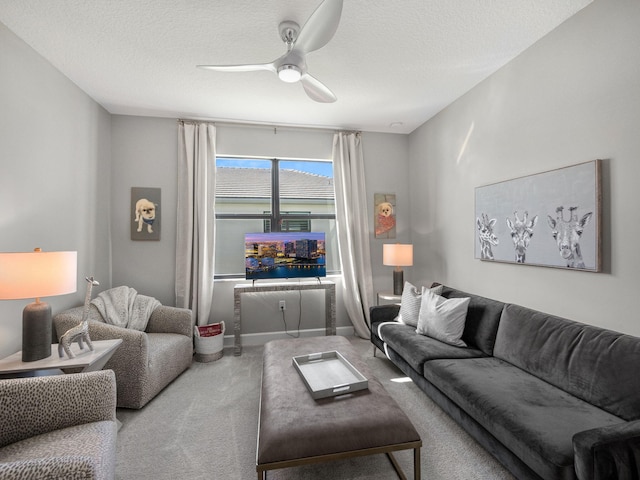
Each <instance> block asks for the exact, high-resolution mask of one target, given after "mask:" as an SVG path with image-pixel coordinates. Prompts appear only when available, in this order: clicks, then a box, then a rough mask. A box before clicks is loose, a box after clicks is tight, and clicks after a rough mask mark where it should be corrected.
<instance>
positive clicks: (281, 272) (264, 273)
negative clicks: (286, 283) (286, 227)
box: [244, 232, 327, 280]
mask: <svg viewBox="0 0 640 480" xmlns="http://www.w3.org/2000/svg"><path fill="white" fill-rule="evenodd" d="M325 260H326V252H325V247H324V232H272V233H247V234H245V236H244V263H245V276H246V278H247V280H258V279H267V278H268V279H285V278H304V277H326V276H327V267H326V261H325Z"/></svg>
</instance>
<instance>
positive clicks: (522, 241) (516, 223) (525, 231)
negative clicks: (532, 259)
mask: <svg viewBox="0 0 640 480" xmlns="http://www.w3.org/2000/svg"><path fill="white" fill-rule="evenodd" d="M513 216H514V217H515V218H514V219H513V220H511V219H510V218H509V217H507V226H508V227H509V230H511V240H513V246H514V247H515V249H516V263H525V258H526V254H527V248H528V247H529V242H531V237H533V227H535V226H536V223H537V222H538V216H537V215H535V216H534V217H533V218H531V220H529V219H528V217H529V212H524V215H523V217H522V220H521V219H520V218H518V212H513Z"/></svg>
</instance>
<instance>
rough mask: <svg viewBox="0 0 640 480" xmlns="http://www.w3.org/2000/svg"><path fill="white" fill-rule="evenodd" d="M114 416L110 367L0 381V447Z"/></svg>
mask: <svg viewBox="0 0 640 480" xmlns="http://www.w3.org/2000/svg"><path fill="white" fill-rule="evenodd" d="M115 419H116V379H115V374H114V373H113V372H112V371H111V370H101V371H98V372H87V373H78V374H73V375H53V376H45V377H31V378H13V379H7V380H2V381H1V382H0V447H3V446H5V445H9V444H11V443H14V442H17V441H20V440H24V439H25V438H30V437H33V436H36V435H41V434H43V433H48V432H52V431H54V430H59V429H61V428H66V427H72V426H75V425H81V424H85V423H91V422H98V421H104V420H111V421H115Z"/></svg>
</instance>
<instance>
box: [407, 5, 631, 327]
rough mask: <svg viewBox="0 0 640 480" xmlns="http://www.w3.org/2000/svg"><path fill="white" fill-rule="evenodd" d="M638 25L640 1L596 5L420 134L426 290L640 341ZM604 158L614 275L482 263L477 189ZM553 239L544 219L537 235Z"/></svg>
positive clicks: (417, 159)
mask: <svg viewBox="0 0 640 480" xmlns="http://www.w3.org/2000/svg"><path fill="white" fill-rule="evenodd" d="M638 25H640V2H638V1H637V0H619V1H616V2H607V1H603V0H596V1H595V2H594V3H593V4H591V5H590V6H588V7H586V8H585V9H584V10H582V11H580V12H579V13H578V14H577V15H576V16H575V17H573V18H570V19H569V20H568V21H567V22H565V23H564V24H563V25H561V26H560V27H558V28H557V29H556V30H554V31H553V32H551V33H550V34H549V35H547V36H546V37H545V38H543V39H542V40H541V41H539V42H538V43H536V44H535V45H534V46H532V47H531V48H529V49H528V50H527V51H525V52H524V53H523V54H521V55H520V56H519V57H518V58H516V59H515V60H514V61H512V62H511V63H509V64H508V65H506V66H505V67H504V68H502V69H501V70H500V71H499V72H497V73H496V74H494V75H493V76H492V77H490V78H489V79H488V80H486V81H485V82H483V83H481V84H480V85H479V86H477V87H476V88H474V89H473V90H471V91H470V92H469V93H468V94H467V95H465V96H464V97H462V98H460V99H459V100H458V101H456V102H455V103H454V104H452V105H451V106H450V107H448V108H447V109H445V110H444V111H442V112H441V113H440V114H439V115H438V116H436V117H435V118H433V119H432V120H431V121H429V122H427V123H426V124H425V125H423V126H422V127H421V128H420V129H418V130H416V131H415V132H413V133H412V134H411V135H410V157H411V159H410V170H411V172H412V173H411V177H410V183H409V185H410V189H411V199H410V201H411V228H412V240H413V242H414V243H415V244H416V246H417V248H419V249H420V252H421V254H420V255H418V257H417V258H418V265H417V266H416V267H414V270H415V272H414V273H415V275H416V276H417V277H418V278H419V279H420V281H421V282H423V283H430V282H431V281H434V280H437V281H441V282H443V283H446V284H450V285H452V286H455V287H458V288H460V289H462V290H467V291H471V292H476V293H479V294H482V295H486V296H489V297H492V298H496V299H500V300H504V301H508V302H514V303H519V304H521V305H525V306H529V307H532V308H536V309H539V310H543V311H546V312H549V313H553V314H557V315H561V316H565V317H568V318H572V319H575V320H579V321H583V322H586V323H590V324H594V325H600V326H604V327H608V328H612V329H615V330H619V331H622V332H627V333H631V334H634V335H640V322H638V318H637V314H636V312H637V303H636V300H637V299H636V295H637V293H636V292H637V291H638V290H639V289H640V255H638V252H637V251H636V248H635V245H636V239H637V238H638V236H639V235H640V226H639V224H638V222H636V221H635V218H636V217H637V214H635V213H634V212H635V211H636V209H637V204H636V202H635V196H636V194H637V192H638V179H639V178H640V162H639V161H638V154H639V152H640V135H639V134H638V125H640V88H638V85H640V29H639V28H638ZM596 158H601V159H606V161H605V164H604V175H603V177H604V188H603V190H604V192H603V193H604V205H603V207H604V208H603V219H604V221H603V239H604V242H603V243H604V250H603V258H604V267H605V272H604V273H587V272H580V271H568V270H562V269H552V268H540V267H532V266H521V265H513V264H499V263H489V262H482V261H480V260H475V259H474V246H475V242H476V241H477V236H476V231H475V218H474V189H475V187H478V186H481V185H486V184H491V183H495V182H498V181H502V180H507V179H511V178H516V177H520V176H523V175H529V174H533V173H538V172H543V171H547V170H551V169H555V168H558V167H563V166H567V165H573V164H577V163H581V162H585V161H589V160H593V159H596ZM499 221H504V219H501V220H500V219H499ZM549 235H550V229H549V227H548V225H547V223H546V219H542V221H539V222H538V225H537V226H536V228H535V236H536V237H537V238H538V240H539V239H540V237H542V236H549Z"/></svg>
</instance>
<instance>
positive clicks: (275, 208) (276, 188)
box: [214, 154, 340, 280]
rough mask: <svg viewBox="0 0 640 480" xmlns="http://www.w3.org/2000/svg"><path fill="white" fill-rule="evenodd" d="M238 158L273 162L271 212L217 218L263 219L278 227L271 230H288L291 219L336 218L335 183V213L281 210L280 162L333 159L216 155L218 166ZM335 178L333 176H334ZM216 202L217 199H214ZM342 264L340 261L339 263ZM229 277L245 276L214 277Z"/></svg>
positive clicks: (225, 275)
mask: <svg viewBox="0 0 640 480" xmlns="http://www.w3.org/2000/svg"><path fill="white" fill-rule="evenodd" d="M219 158H220V159H231V160H233V159H237V160H266V161H270V162H271V198H270V200H271V202H270V203H271V213H262V214H261V213H218V212H216V213H215V215H214V217H215V220H216V221H217V220H262V224H263V230H264V226H265V225H266V222H267V221H269V222H270V225H271V227H273V226H274V225H275V226H276V229H273V228H271V232H287V231H289V230H282V224H283V222H286V221H290V220H299V221H308V222H309V224H311V221H312V220H333V221H337V220H336V214H335V183H334V194H333V204H334V213H311V212H287V211H285V212H281V211H280V179H279V172H280V162H281V161H282V162H320V163H330V164H332V165H333V161H332V160H327V159H309V158H283V157H260V156H245V155H222V154H221V155H216V159H215V161H216V168H217V161H218V159H219ZM332 178H333V177H332ZM214 202H216V200H215V199H214ZM338 265H340V263H338ZM339 273H340V270H333V271H327V274H328V275H334V274H339ZM228 278H243V275H241V274H234V273H215V272H214V279H215V280H218V279H228Z"/></svg>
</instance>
